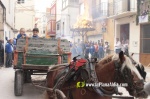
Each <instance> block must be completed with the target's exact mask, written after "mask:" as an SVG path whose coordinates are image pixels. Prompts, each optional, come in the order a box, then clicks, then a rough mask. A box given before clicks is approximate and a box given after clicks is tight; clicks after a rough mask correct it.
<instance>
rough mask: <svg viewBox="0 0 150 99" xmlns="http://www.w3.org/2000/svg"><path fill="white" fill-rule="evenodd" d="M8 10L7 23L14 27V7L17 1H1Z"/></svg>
mask: <svg viewBox="0 0 150 99" xmlns="http://www.w3.org/2000/svg"><path fill="white" fill-rule="evenodd" d="M1 1H2V3H3V4H4V6H5V8H6V23H8V24H9V25H10V26H11V27H12V28H13V27H14V5H15V0H1Z"/></svg>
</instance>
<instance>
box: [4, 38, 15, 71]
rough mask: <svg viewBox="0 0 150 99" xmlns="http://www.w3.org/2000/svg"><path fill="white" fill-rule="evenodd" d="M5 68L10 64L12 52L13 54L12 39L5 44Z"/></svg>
mask: <svg viewBox="0 0 150 99" xmlns="http://www.w3.org/2000/svg"><path fill="white" fill-rule="evenodd" d="M5 52H6V68H8V67H11V66H12V54H13V39H10V40H9V41H8V43H7V44H6V49H5Z"/></svg>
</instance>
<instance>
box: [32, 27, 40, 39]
mask: <svg viewBox="0 0 150 99" xmlns="http://www.w3.org/2000/svg"><path fill="white" fill-rule="evenodd" d="M38 33H39V29H38V28H34V29H33V36H32V38H39V36H38Z"/></svg>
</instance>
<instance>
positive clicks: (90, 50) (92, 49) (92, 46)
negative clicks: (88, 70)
mask: <svg viewBox="0 0 150 99" xmlns="http://www.w3.org/2000/svg"><path fill="white" fill-rule="evenodd" d="M89 52H90V54H91V57H92V58H93V57H94V53H95V47H94V44H93V43H91V44H90V49H89Z"/></svg>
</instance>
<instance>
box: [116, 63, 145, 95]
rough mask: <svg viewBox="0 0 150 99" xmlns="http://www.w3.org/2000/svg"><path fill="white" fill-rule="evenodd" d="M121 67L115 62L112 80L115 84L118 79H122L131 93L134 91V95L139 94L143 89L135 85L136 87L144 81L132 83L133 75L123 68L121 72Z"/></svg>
mask: <svg viewBox="0 0 150 99" xmlns="http://www.w3.org/2000/svg"><path fill="white" fill-rule="evenodd" d="M121 67H122V64H121V63H119V62H117V61H115V78H114V80H115V81H116V82H117V81H119V79H122V78H123V80H124V82H125V83H127V84H128V86H129V89H130V90H132V91H135V92H136V94H138V93H137V91H139V92H140V91H142V89H143V88H141V87H139V86H137V85H138V83H144V80H138V81H133V75H132V73H131V70H130V69H128V68H127V67H126V66H125V67H124V69H123V70H122V71H121Z"/></svg>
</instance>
